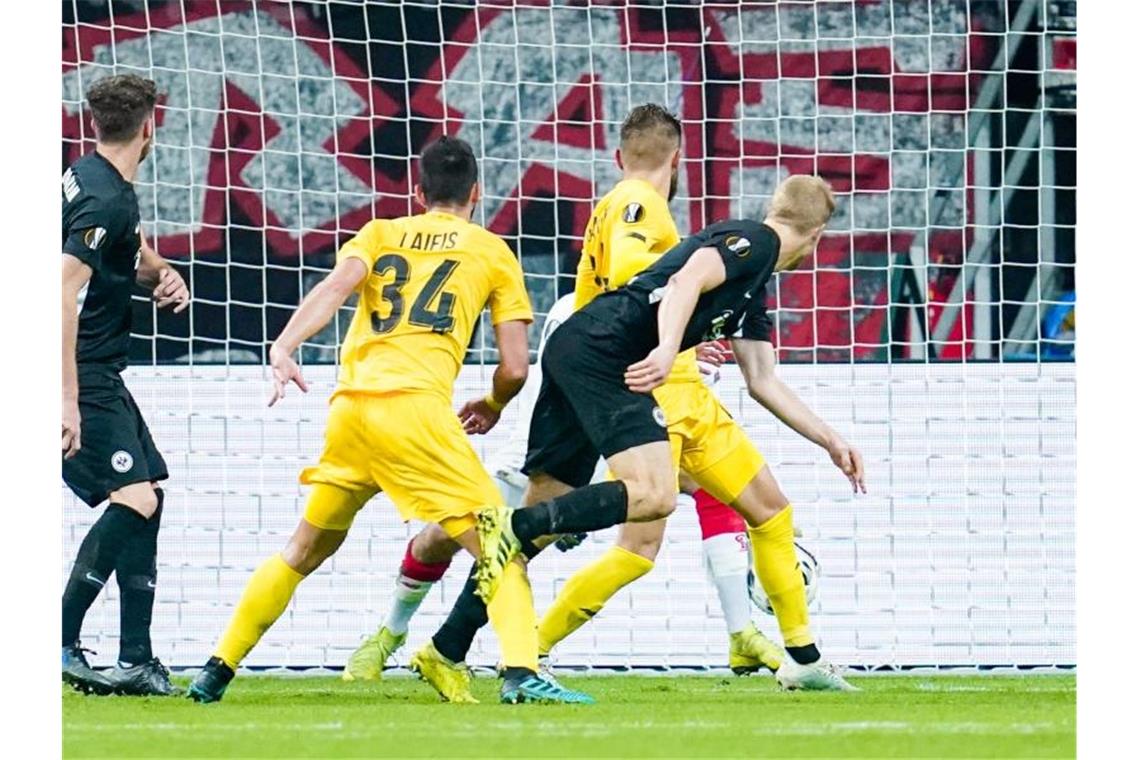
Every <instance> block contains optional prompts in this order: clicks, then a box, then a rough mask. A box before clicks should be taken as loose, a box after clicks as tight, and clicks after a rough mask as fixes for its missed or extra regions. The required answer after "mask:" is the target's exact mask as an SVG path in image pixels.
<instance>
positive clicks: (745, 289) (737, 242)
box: [582, 219, 780, 360]
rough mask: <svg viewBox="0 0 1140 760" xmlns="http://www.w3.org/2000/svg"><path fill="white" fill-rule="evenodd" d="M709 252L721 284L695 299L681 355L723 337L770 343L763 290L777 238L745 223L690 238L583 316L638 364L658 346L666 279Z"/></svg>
mask: <svg viewBox="0 0 1140 760" xmlns="http://www.w3.org/2000/svg"><path fill="white" fill-rule="evenodd" d="M708 247H712V248H716V249H717V251H719V252H720V256H721V259H722V260H723V261H724V270H725V280H724V282H723V283H721V284H720V285H718V286H717V287H716V288H713V289H712V290H710V291H708V292H707V293H702V294H701V296H700V298H699V299H697V305H696V308H694V309H693V315H692V317H690V318H689V323H688V324H687V325H685V333H684V337H683V338H682V340H681V350H682V351H684V350H685V349H687V348H692V347H693V346H695V345H697V344H698V343H701V342H703V341H706V340H718V339H720V338H725V337H729V338H746V339H749V340H764V341H768V340H771V332H772V321H771V319H770V318H769V316H768V310H767V299H766V288H767V285H768V280H769V279H771V277H772V272H773V270H774V269H775V266H776V259H777V257H778V256H779V254H780V238H779V237H778V236H777V235H776V233H775V231H774V230H773V229H772V228H771V227H768V226H767V225H765V224H761V223H759V222H754V221H752V220H749V219H729V220H727V221H723V222H717V223H716V224H712V225H710V226H708V227H705V228H704V229H703V230H701V231H700V232H697V233H696V234H694V235H690V236H689V237H687V238H685V239H684V240H682V241H681V242H680V243H678V244H677V245H675V246H673V247H672V248H671V249H669V251H668V252H667V253H665V254H664V255H662V256H661V258H660V259H658V260H657V261H656V262H655V263H654V264H653V265H652V266H650V267H648V268H647V269H645V270H644V271H643V272H641V273H640V274H638V275H637V276H636V277H634V278H633V279H632V280H630V281H629V283H628V284H627V285H626V286H625V287H622V288H618V289H617V290H615V291H612V292H610V293H606V294H603V295H601V296H598V298H596V299H595V300H594V301H592V302H591V303H590V304H588V305H587V306H585V307H584V308H583V309H582V313H584V314H587V315H589V316H591V317H593V318H594V319H597V320H599V321H601V322H603V323H605V324H607V325H609V326H611V327H612V332H613V335H614V340H615V341H620V342H622V343H624V344H625V347H626V348H627V349H628V351H629V352H630V354H631V358H633V359H634V360H636V359H640V358H641V357H643V356H645V355H646V354H648V353H649V352H650V351H652V350H653V349H654V348H655V347H656V346H657V343H658V336H657V307H658V304H659V303H660V301H661V297H662V292H663V291H664V289H665V286H666V285H667V284H668V282H669V278H670V277H672V276H673V275H674V274H675V273H677V272H678V271H680V269H681V268H682V267H683V266H685V263H686V262H687V261H688V260H689V257H690V256H692V255H693V254H694V253H695V252H696V251H697V250H699V249H701V248H708Z"/></svg>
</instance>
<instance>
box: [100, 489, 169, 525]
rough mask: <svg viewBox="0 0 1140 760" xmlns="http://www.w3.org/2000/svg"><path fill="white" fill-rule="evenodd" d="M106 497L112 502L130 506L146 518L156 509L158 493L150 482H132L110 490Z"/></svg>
mask: <svg viewBox="0 0 1140 760" xmlns="http://www.w3.org/2000/svg"><path fill="white" fill-rule="evenodd" d="M108 498H109V499H110V502H111V503H112V504H122V505H123V506H124V507H130V508H131V509H133V510H134V511H135V512H138V513H139V514H140V515H142V516H143V517H145V518H147V519H148V520H149V519H150V518H151V516H152V515H153V514H154V512H155V510H156V509H158V494H157V493H155V491H154V486H153V485H151V484H150V483H132V484H130V485H129V486H123V487H122V488H120V489H118V490H117V491H112V492H111V493H110V494H109V496H108Z"/></svg>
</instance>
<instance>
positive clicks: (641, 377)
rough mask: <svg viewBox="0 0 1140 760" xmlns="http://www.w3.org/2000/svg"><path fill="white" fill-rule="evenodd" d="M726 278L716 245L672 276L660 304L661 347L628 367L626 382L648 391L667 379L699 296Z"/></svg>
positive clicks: (659, 335) (658, 341) (659, 337)
mask: <svg viewBox="0 0 1140 760" xmlns="http://www.w3.org/2000/svg"><path fill="white" fill-rule="evenodd" d="M724 279H725V268H724V262H723V261H722V260H721V257H720V253H719V252H718V251H717V249H715V248H700V249H698V250H697V251H695V252H694V253H693V255H692V256H690V257H689V260H688V261H687V262H685V266H683V267H681V269H680V270H679V271H678V272H677V273H676V274H674V275H673V276H672V277H670V278H669V282H668V284H667V285H666V286H665V289H664V292H663V293H662V295H661V304H660V306H658V307H657V348H655V349H653V350H652V351H650V352H649V355H648V356H646V357H645V358H644V359H642V360H641V361H639V362H637V363H636V364H631V365H629V368H628V369H626V372H625V384H626V386H628V387H629V389H630V390H631V391H635V392H637V393H648V392H649V391H651V390H653V389H654V388H656V387H657V386H659V385H661V384H662V383H664V382H665V378H666V377H668V375H669V371H670V370H671V369H673V362H674V361H676V359H677V352H678V351H679V350H680V348H681V340H682V338H684V335H685V326H686V325H687V324H689V319H691V318H692V316H693V310H694V309H696V308H697V299H699V298H700V297H701V293H706V292H708V291H710V290H712V289H713V288H715V287H717V286H718V285H720V284H721V283H723V282H724Z"/></svg>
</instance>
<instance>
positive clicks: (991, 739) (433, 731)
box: [63, 675, 1076, 758]
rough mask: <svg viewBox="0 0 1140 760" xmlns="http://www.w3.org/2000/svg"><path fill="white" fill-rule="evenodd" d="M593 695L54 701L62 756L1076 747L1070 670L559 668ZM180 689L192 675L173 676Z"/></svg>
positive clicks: (718, 753)
mask: <svg viewBox="0 0 1140 760" xmlns="http://www.w3.org/2000/svg"><path fill="white" fill-rule="evenodd" d="M563 680H564V681H565V683H566V684H567V685H569V686H573V687H574V688H579V689H584V690H586V691H588V692H590V693H591V694H593V695H594V696H595V697H597V699H598V701H599V704H597V705H593V706H565V707H564V706H548V705H519V706H509V705H500V704H497V703H496V701H495V697H496V695H497V693H498V692H497V683H498V682H497V681H496V680H494V679H493V678H491V677H480V678H478V679H477V680H476V684H475V694H476V696H477V697H478V698H479V699H480V700H482V702H483V704H479V705H448V704H440V703H439V702H438V701H437V700H436V697H435V693H434V692H433V691H431V689H430V688H428V686H427V685H426V684H424V683H421V682H419V681H416V680H413V679H410V678H392V679H389V680H385V681H383V682H380V683H376V684H361V683H354V684H345V683H342V682H341V681H340V680H338V679H334V678H324V677H322V678H296V677H272V676H262V677H252V676H239V677H238V679H237V680H236V681H234V683H233V684H232V685H231V686H230V690H229V693H228V694H227V695H226V699H225V700H224V701H223V702H221V703H219V704H214V705H197V704H194V703H192V702H190V701H189V700H186V699H172V698H168V699H135V698H127V697H85V696H82V695H79V694H76V693H74V692H71V691H67V692H66V693H65V696H64V699H63V731H64V755H65V756H66V757H275V758H282V757H302V756H307V757H318V756H319V757H367V756H398V757H429V756H433V757H455V756H481V757H507V756H517V757H533V756H538V757H557V756H575V757H587V756H605V757H617V756H627V757H628V756H652V757H685V756H703V757H741V756H748V757H821V756H825V757H1072V756H1073V755H1074V754H1075V751H1076V750H1075V743H1076V738H1075V726H1076V711H1075V702H1076V685H1075V679H1074V677H1073V676H1068V675H1049V676H1036V675H1034V676H1024V677H1019V676H970V677H962V676H908V677H881V678H853V679H852V681H853V682H854V683H857V684H858V685H859V686H861V687H862V688H863V689H864V691H863V692H861V693H858V694H788V693H781V692H779V691H778V690H777V689H776V686H775V682H774V680H773V679H772V678H771V677H766V678H760V677H752V678H722V677H715V676H686V677H675V678H670V677H648V676H634V675H618V676H604V677H596V678H584V677H578V678H574V677H567V678H565V679H563ZM179 681H180V683H181V685H185V683H186V679H179Z"/></svg>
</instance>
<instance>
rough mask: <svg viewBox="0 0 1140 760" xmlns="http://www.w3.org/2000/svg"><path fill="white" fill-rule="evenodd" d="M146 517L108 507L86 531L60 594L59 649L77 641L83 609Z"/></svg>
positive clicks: (123, 506) (89, 602)
mask: <svg viewBox="0 0 1140 760" xmlns="http://www.w3.org/2000/svg"><path fill="white" fill-rule="evenodd" d="M146 522H147V521H146V518H145V517H143V516H142V515H140V514H139V513H138V512H136V511H134V510H133V509H131V508H130V507H128V506H125V505H123V504H110V505H108V506H107V509H106V510H104V511H103V515H102V516H101V517H100V518H99V519H98V520H96V521H95V524H94V525H92V526H91V530H89V531H87V535H86V536H85V537H84V538H83V543H82V544H80V545H79V551H78V552H77V553H76V555H75V564H74V565H73V566H72V568H71V576H70V577H69V578H68V580H67V588H65V589H64V591H63V646H71V645H72V644H74V643H75V642H76V641H78V639H79V631H80V629H81V628H83V617H84V615H86V614H87V608H88V607H90V606H91V603H92V602H94V601H95V598H96V597H97V596H99V592H100V591H102V590H103V586H104V585H106V583H107V579H108V578H110V577H111V572H112V571H113V570H114V569H115V561H116V560H117V559H118V558H119V554H120V553H121V552H122V550H123V547H124V546H126V545H127V544H128V543H129V542H130V541H131V540H132V539H134V537H135V536H137V535H138V533H139V532H140V531H141V530H142V529H143V528H145V527H146Z"/></svg>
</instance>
